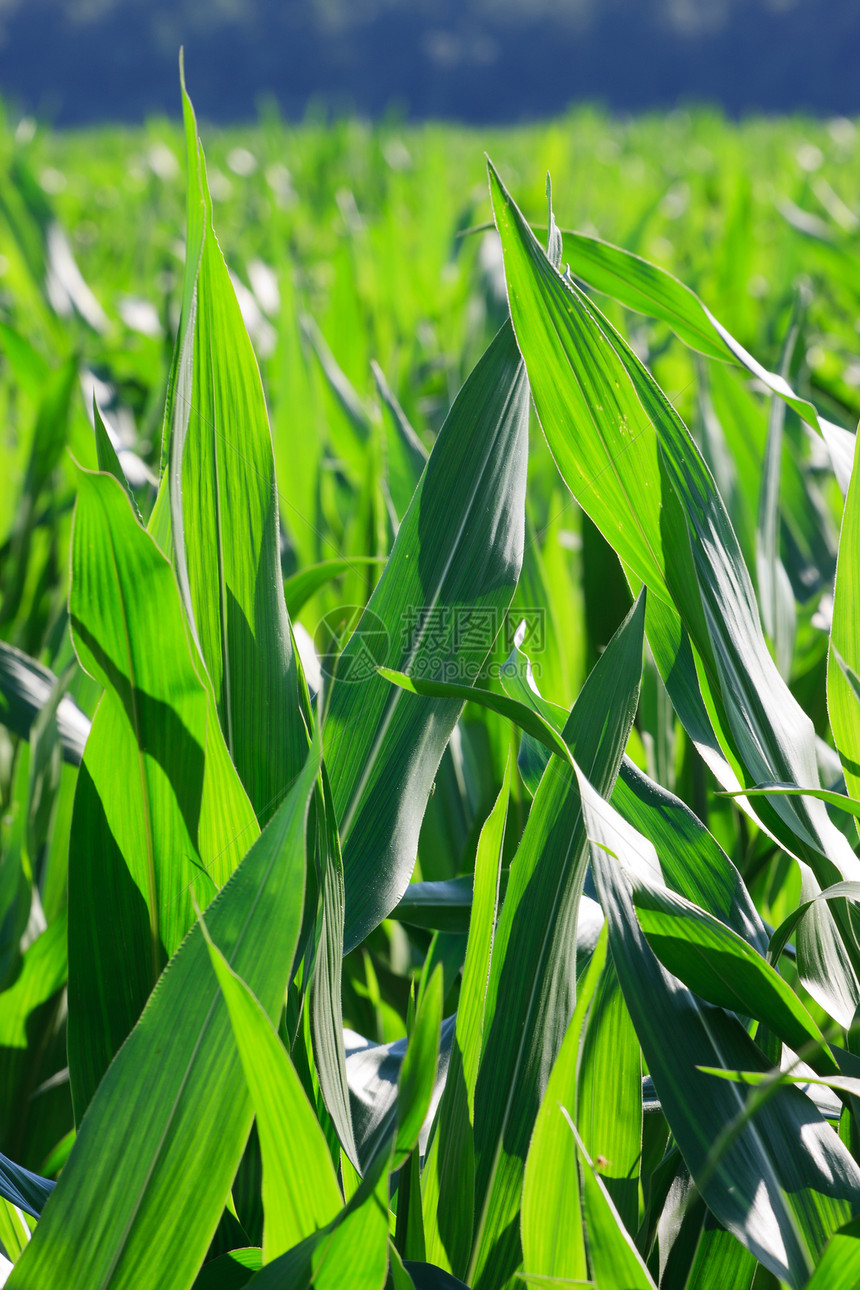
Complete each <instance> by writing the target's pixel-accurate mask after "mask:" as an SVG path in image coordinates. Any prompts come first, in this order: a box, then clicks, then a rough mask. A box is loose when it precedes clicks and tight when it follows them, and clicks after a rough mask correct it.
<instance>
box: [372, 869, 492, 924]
mask: <svg viewBox="0 0 860 1290" xmlns="http://www.w3.org/2000/svg"><path fill="white" fill-rule="evenodd" d="M472 889H473V880H472V877H471V875H468V876H466V877H463V878H445V879H443V880H441V881H439V882H410V884H409V886H408V887H407V888H406V891H405V892H404V894H403V895H402V896H401V897H400V900H399V901H398V902H397V904H396V905H395V906H394V908H393V909H392V911H391V913H390V914H389V915H388V916H389V918H393V919H396V920H397V922H400V923H409V924H410V925H411V926H412V927H426V928H429V929H430V930H431V931H443V932H467V931H468V930H469V915H470V913H471V909H472Z"/></svg>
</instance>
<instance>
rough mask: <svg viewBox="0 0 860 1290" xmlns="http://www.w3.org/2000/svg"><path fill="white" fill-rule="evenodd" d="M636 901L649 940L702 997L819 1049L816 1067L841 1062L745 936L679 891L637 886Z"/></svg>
mask: <svg viewBox="0 0 860 1290" xmlns="http://www.w3.org/2000/svg"><path fill="white" fill-rule="evenodd" d="M633 904H634V906H635V908H636V916H637V918H638V919H639V926H640V927H641V928H642V930H643V932H644V933H645V936H646V939H647V941H648V944H649V945H650V946H651V949H652V950H653V951H654V953H655V954H656V955H657V957H658V959H659V960H660V962H661V963H662V964H663V966H664V967H665V968H668V970H669V971H670V972H671V973H672V975H673V976H676V977H677V978H678V979H679V980H680V981H683V982H684V984H685V985H686V986H689V988H690V989H691V990H693V991H694V992H695V993H696V994H698V995H699V996H700V997H701V998H703V999H706V1000H707V1001H708V1002H709V1003H714V1004H717V1005H718V1006H719V1007H721V1008H726V1009H727V1010H728V1011H730V1012H736V1013H739V1014H740V1015H741V1016H750V1017H755V1018H757V1020H759V1021H763V1022H764V1023H765V1025H767V1026H768V1027H769V1028H770V1029H771V1030H772V1031H773V1032H774V1033H775V1034H777V1035H778V1036H779V1037H780V1039H782V1040H783V1042H784V1043H786V1044H788V1046H789V1047H790V1048H792V1049H794V1051H795V1052H798V1051H799V1050H800V1049H803V1050H804V1051H806V1050H807V1046H809V1045H812V1046H813V1047H814V1048H816V1049H817V1051H816V1052H814V1053H813V1055H811V1056H809V1058H808V1060H809V1062H810V1064H811V1065H812V1066H813V1068H814V1069H818V1070H821V1071H836V1070H838V1066H837V1064H836V1060H835V1058H833V1057H832V1056H831V1055H830V1053H829V1050H828V1049H827V1046H826V1044H825V1040H824V1036H823V1035H822V1033H821V1031H820V1029H819V1027H818V1025H817V1024H816V1022H815V1021H814V1020H813V1018H812V1017H811V1016H810V1014H809V1012H808V1010H807V1009H806V1008H805V1007H804V1005H803V1004H802V1003H801V1001H800V999H798V997H797V995H796V994H795V993H794V991H793V990H792V988H791V986H790V985H789V984H788V983H787V982H786V981H783V979H782V977H781V976H780V975H779V974H778V973H777V972H776V971H775V970H774V968H772V967H771V966H770V964H769V963H768V961H767V959H765V958H763V957H762V956H761V955H760V954H758V953H757V952H756V951H755V950H754V949H753V948H752V946H750V945H748V944H747V943H746V941H745V940H743V938H742V937H740V936H738V934H737V933H736V932H734V931H732V929H731V928H730V927H727V926H726V925H725V923H721V922H720V920H719V919H718V918H714V916H713V915H712V914H708V913H706V911H705V910H704V909H699V908H698V907H697V906H696V905H694V904H692V903H691V902H690V901H688V900H685V899H684V897H683V896H679V895H678V894H677V893H676V892H671V891H669V890H667V889H665V888H662V889H661V888H655V887H653V886H651V885H650V884H649V885H647V886H645V885H643V886H641V887H637V886H634V888H633Z"/></svg>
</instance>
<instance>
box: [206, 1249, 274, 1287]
mask: <svg viewBox="0 0 860 1290" xmlns="http://www.w3.org/2000/svg"><path fill="white" fill-rule="evenodd" d="M262 1265H263V1251H262V1250H261V1249H258V1248H257V1247H255V1246H246V1247H245V1248H243V1249H239V1250H230V1252H229V1254H222V1255H220V1256H219V1257H218V1258H217V1259H210V1260H209V1262H208V1263H204V1264H203V1267H202V1268H201V1269H200V1273H199V1275H198V1276H197V1278H196V1280H195V1282H194V1285H193V1287H192V1290H241V1287H242V1286H246V1285H247V1284H248V1282H249V1281H250V1280H251V1277H252V1276H253V1275H254V1273H255V1272H259V1270H260V1268H261V1267H262Z"/></svg>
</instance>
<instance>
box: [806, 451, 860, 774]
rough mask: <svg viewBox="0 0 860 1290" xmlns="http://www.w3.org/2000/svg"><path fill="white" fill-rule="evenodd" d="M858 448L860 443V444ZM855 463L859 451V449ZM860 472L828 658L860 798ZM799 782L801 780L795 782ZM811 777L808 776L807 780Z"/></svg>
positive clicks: (846, 514)
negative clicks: (859, 678) (859, 676)
mask: <svg viewBox="0 0 860 1290" xmlns="http://www.w3.org/2000/svg"><path fill="white" fill-rule="evenodd" d="M858 451H860V448H858ZM854 461H855V467H856V461H857V456H856V453H855V458H854ZM858 605H860V471H858V470H857V469H856V468H855V469H854V470H853V471H852V474H851V486H850V487H849V489H848V496H847V497H846V499H845V509H844V510H843V512H842V532H841V534H840V537H839V555H838V558H837V564H836V585H835V587H834V590H833V624H832V626H831V628H830V652H829V655H828V659H827V710H828V712H829V714H830V724H831V727H832V729H833V738H834V741H835V743H836V749H837V751H838V753H839V758H840V761H841V762H842V770H843V773H844V775H845V784H846V787H847V789H848V792H849V793H850V794H851V796H852V797H853V798H860V695H858V689H857V685H856V684H852V678H854V679H855V681H856V675H857V673H858V672H860V613H858ZM797 782H800V781H797ZM805 782H808V781H805Z"/></svg>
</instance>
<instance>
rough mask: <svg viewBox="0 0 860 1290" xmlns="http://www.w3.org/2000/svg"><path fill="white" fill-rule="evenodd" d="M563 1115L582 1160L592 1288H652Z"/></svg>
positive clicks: (589, 1163) (621, 1221)
mask: <svg viewBox="0 0 860 1290" xmlns="http://www.w3.org/2000/svg"><path fill="white" fill-rule="evenodd" d="M566 1118H567V1121H568V1126H569V1128H570V1130H571V1132H572V1133H573V1136H574V1138H575V1139H576V1145H577V1148H578V1150H579V1157H580V1160H581V1161H582V1208H583V1213H584V1216H585V1231H586V1234H587V1236H588V1252H589V1256H590V1259H591V1269H592V1275H593V1278H594V1286H595V1290H655V1286H654V1282H653V1281H652V1280H651V1277H650V1275H649V1273H648V1269H647V1268H646V1266H645V1263H644V1262H643V1259H642V1256H641V1254H640V1253H639V1251H638V1250H637V1249H636V1246H635V1245H634V1244H633V1239H632V1237H631V1236H630V1235H629V1233H628V1232H627V1231H626V1230H625V1227H624V1222H623V1220H622V1217H621V1215H620V1214H619V1213H618V1210H617V1209H616V1208H615V1205H614V1204H613V1203H612V1197H611V1196H610V1194H609V1192H608V1190H607V1188H606V1184H605V1183H604V1181H603V1179H602V1178H601V1176H600V1174H599V1173H598V1172H597V1169H596V1168H595V1166H594V1163H593V1161H592V1160H591V1157H590V1156H589V1154H588V1152H587V1151H586V1149H585V1147H584V1145H583V1142H582V1139H581V1138H580V1136H579V1134H578V1133H577V1131H576V1129H575V1127H574V1125H573V1121H572V1120H571V1119H570V1116H569V1115H568V1116H567V1117H566Z"/></svg>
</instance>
